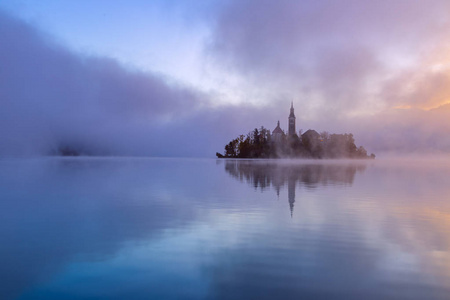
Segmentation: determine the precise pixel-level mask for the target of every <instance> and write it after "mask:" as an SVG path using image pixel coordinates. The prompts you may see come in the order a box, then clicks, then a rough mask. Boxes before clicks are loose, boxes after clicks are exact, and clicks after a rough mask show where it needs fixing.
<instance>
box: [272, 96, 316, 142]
mask: <svg viewBox="0 0 450 300" xmlns="http://www.w3.org/2000/svg"><path fill="white" fill-rule="evenodd" d="M295 119H296V118H295V114H294V102H293V101H292V102H291V110H290V113H289V117H288V134H287V136H288V137H292V136H294V135H295V134H297V133H296V132H295ZM284 136H286V134H285V132H284V131H283V130H282V129H281V127H280V121H278V123H277V127H275V129H274V130H273V131H272V141H273V142H275V143H280V142H281V141H282V140H283V137H284ZM303 137H308V139H311V140H314V141H315V140H319V139H320V135H319V133H317V131H315V130H312V129H309V130H307V131H306V132H305V133H304V134H302V135H300V136H299V138H300V139H302V138H303Z"/></svg>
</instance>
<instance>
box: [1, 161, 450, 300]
mask: <svg viewBox="0 0 450 300" xmlns="http://www.w3.org/2000/svg"><path fill="white" fill-rule="evenodd" d="M0 222H1V226H0V255H1V264H0V276H1V278H2V280H1V283H0V299H450V160H437V159H436V160H425V159H423V160H418V159H402V160H393V159H390V160H382V159H380V160H378V159H377V160H367V161H316V160H309V161H308V160H307V161H305V160H303V161H301V160H298V161H297V160H293V161H289V160H255V161H250V160H215V159H156V158H154V159H153V158H35V159H0Z"/></svg>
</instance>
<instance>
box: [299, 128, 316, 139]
mask: <svg viewBox="0 0 450 300" xmlns="http://www.w3.org/2000/svg"><path fill="white" fill-rule="evenodd" d="M303 136H307V137H312V138H316V139H318V138H319V136H320V134H318V133H317V131H315V130H313V129H308V130H307V131H306V132H305V133H304V134H302V137H303Z"/></svg>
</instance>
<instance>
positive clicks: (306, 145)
mask: <svg viewBox="0 0 450 300" xmlns="http://www.w3.org/2000/svg"><path fill="white" fill-rule="evenodd" d="M216 156H217V157H218V158H318V159H320V158H359V159H363V158H372V159H373V158H375V154H373V153H372V154H370V155H368V154H367V151H366V149H364V147H363V146H360V147H357V146H356V144H355V139H354V138H353V134H351V133H349V134H347V133H345V134H329V133H328V132H326V131H324V132H321V133H320V134H319V133H317V132H316V131H315V130H308V131H306V132H305V133H303V134H301V135H300V136H299V135H297V134H293V135H286V134H284V132H283V133H281V134H271V133H270V130H269V129H266V128H264V127H263V126H262V127H261V128H260V129H258V128H255V129H254V130H253V131H251V132H249V133H248V134H247V135H240V136H238V137H237V138H235V139H233V140H232V141H230V142H229V143H228V144H226V145H225V151H224V154H221V153H218V152H217V153H216Z"/></svg>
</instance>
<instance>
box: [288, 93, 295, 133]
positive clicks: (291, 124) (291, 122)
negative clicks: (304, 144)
mask: <svg viewBox="0 0 450 300" xmlns="http://www.w3.org/2000/svg"><path fill="white" fill-rule="evenodd" d="M288 119H289V130H288V134H289V136H292V135H294V134H295V115H294V101H292V102H291V113H290V114H289V118H288Z"/></svg>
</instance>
